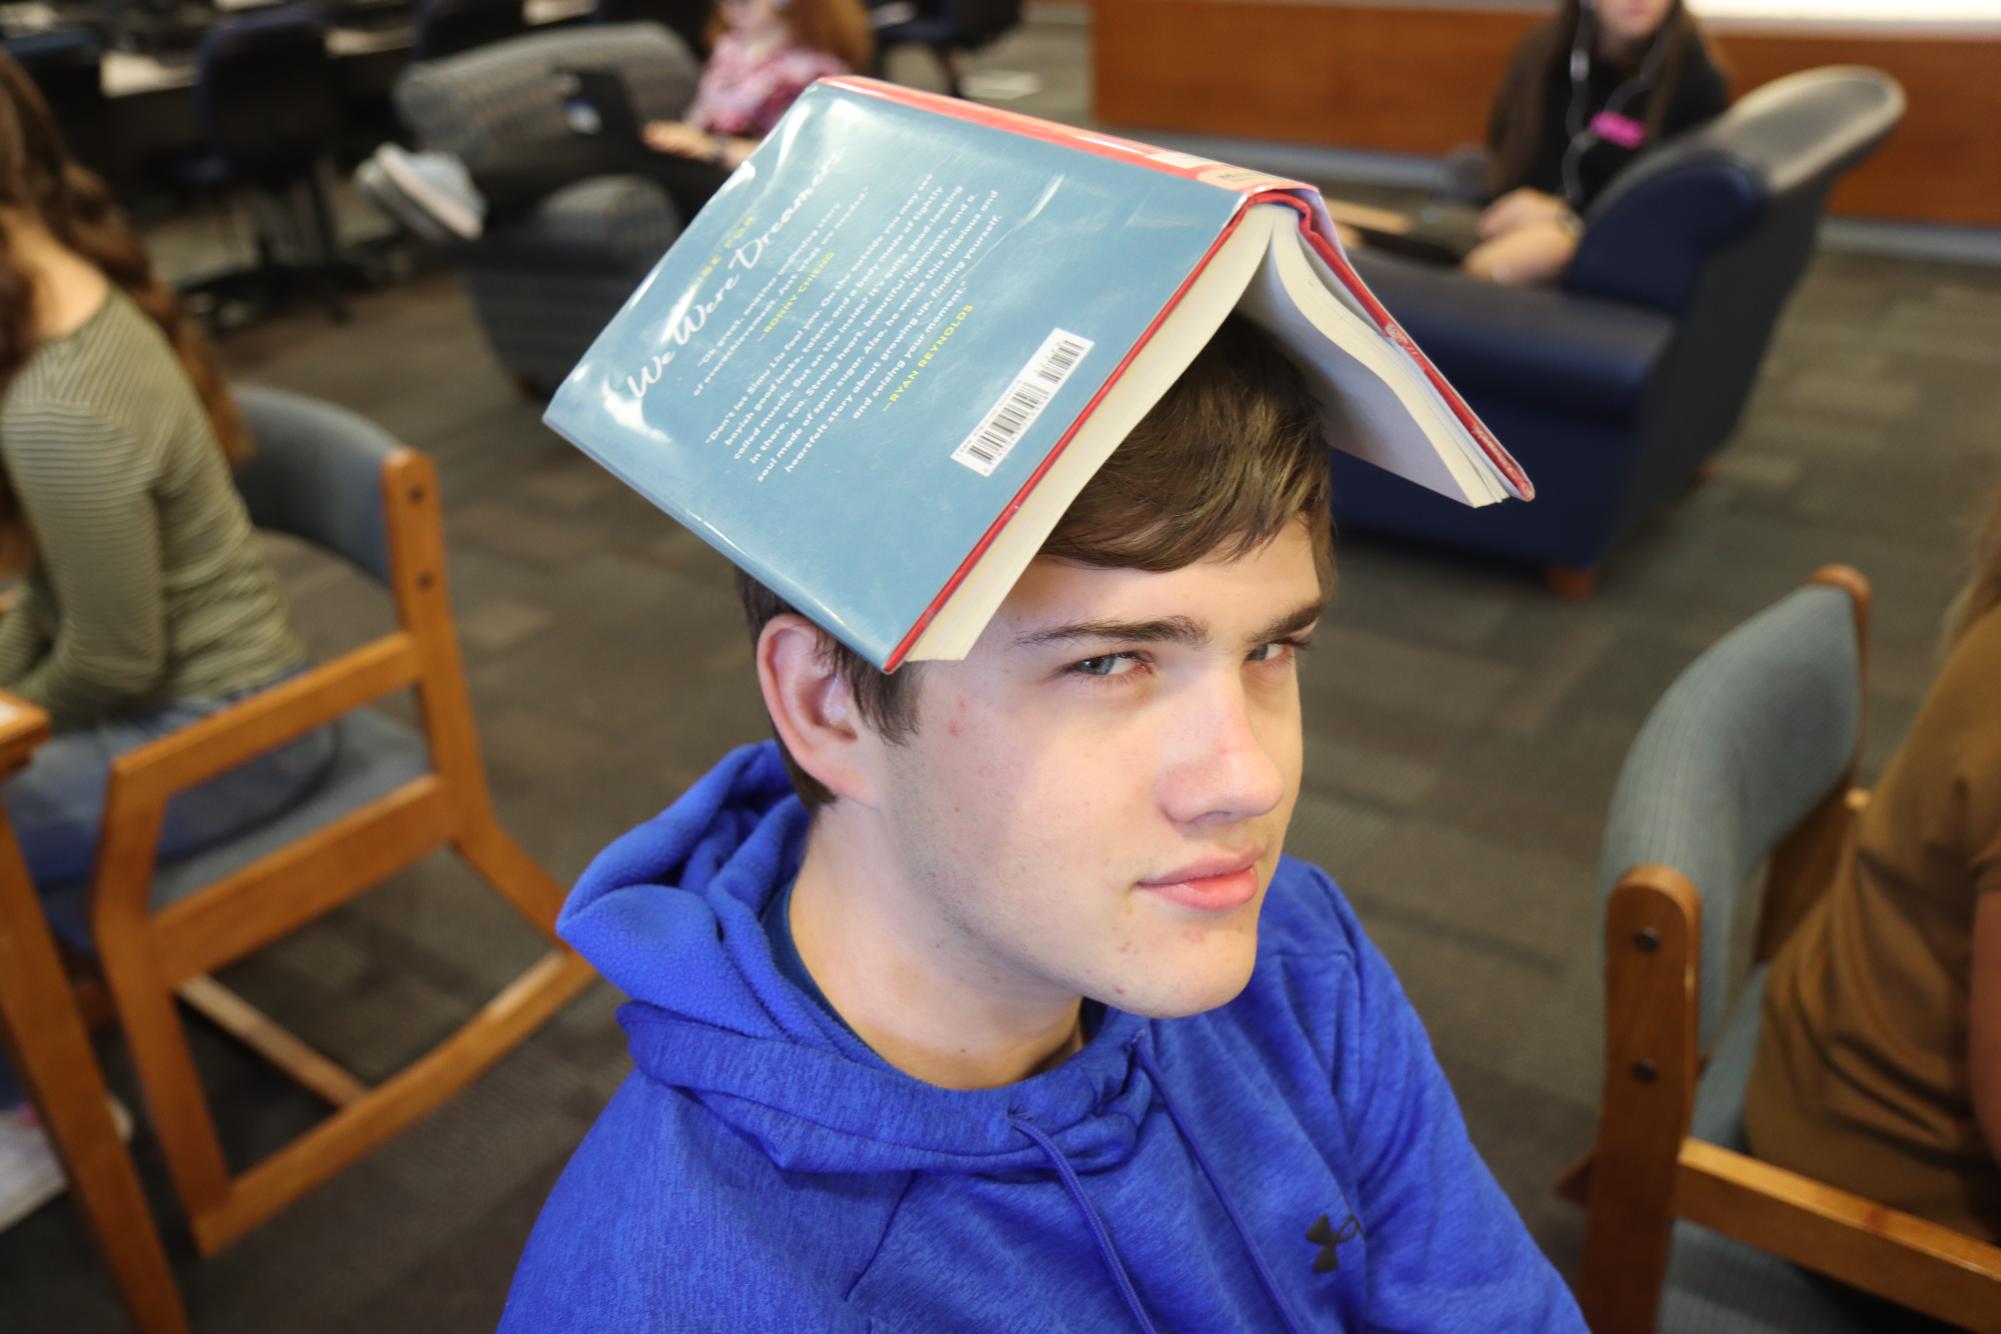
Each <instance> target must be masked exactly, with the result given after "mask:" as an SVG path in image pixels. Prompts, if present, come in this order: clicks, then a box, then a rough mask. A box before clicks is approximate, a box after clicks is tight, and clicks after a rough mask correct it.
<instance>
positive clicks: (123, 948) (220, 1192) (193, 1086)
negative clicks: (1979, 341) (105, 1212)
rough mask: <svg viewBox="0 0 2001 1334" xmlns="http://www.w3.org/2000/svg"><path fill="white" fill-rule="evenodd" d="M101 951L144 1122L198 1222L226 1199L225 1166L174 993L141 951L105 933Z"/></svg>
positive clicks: (183, 1205) (184, 1203) (185, 1205)
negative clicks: (143, 1102)
mask: <svg viewBox="0 0 2001 1334" xmlns="http://www.w3.org/2000/svg"><path fill="white" fill-rule="evenodd" d="M98 949H99V951H100V953H101V955H102V956H103V959H104V976H105V982H106V984H107V985H108V986H109V988H110V990H111V997H112V1000H113V1001H114V1002H115V1003H116V1004H117V1007H118V1023H119V1026H120V1027H121V1028H122V1029H124V1031H125V1042H126V1046H127V1048H128V1049H129V1050H130V1051H131V1053H132V1065H133V1067H134V1069H136V1070H137V1071H138V1074H139V1084H140V1087H141V1088H142V1089H143V1090H144V1091H145V1094H146V1111H147V1117H148V1119H149V1120H150V1121H151V1123H152V1126H153V1134H154V1137H155V1138H156V1139H157V1140H158V1141H159V1145H160V1152H161V1155H162V1156H163V1157H164V1158H165V1159H166V1161H167V1175H168V1176H169V1177H171V1178H172V1179H173V1183H174V1191H175V1193H176V1194H177V1195H179V1196H180V1199H181V1208H182V1209H183V1210H184V1211H185V1212H186V1213H187V1215H188V1217H189V1218H190V1219H194V1218H197V1217H199V1216H200V1215H201V1213H202V1212H203V1211H204V1210H207V1209H212V1208H215V1207H217V1206H219V1205H220V1204H221V1203H222V1202H223V1200H224V1199H226V1198H227V1197H228V1195H229V1167H228V1164H227V1163H226V1162H225V1161H224V1159H223V1155H222V1141H221V1139H220V1138H219V1137H218V1136H217V1134H216V1130H215V1120H214V1118H213V1117H211V1116H210V1115H209V1109H208V1098H207V1095H206V1094H204V1093H203V1092H202V1086H201V1077H200V1075H199V1074H198V1073H197V1072H196V1070H195V1061H194V1053H193V1052H192V1051H191V1050H189V1048H188V1037H187V1030H186V1028H185V1027H183V1025H182V1023H181V1016H180V1013H179V1011H178V1010H177V1009H176V1008H175V1004H174V992H173V990H172V989H171V988H170V987H168V986H167V985H166V984H165V983H163V982H161V981H160V979H159V974H158V972H157V971H156V970H155V969H154V968H153V966H152V959H151V957H150V956H149V955H147V954H146V953H145V952H144V951H143V949H134V948H133V947H132V946H131V944H129V943H126V942H120V943H113V942H110V941H106V940H105V939H104V938H103V933H102V932H100V933H99V940H98Z"/></svg>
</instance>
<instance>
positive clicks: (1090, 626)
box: [1014, 616, 1209, 648]
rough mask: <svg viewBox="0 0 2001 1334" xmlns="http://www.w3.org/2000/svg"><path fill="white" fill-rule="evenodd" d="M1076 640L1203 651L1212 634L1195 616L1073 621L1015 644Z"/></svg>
mask: <svg viewBox="0 0 2001 1334" xmlns="http://www.w3.org/2000/svg"><path fill="white" fill-rule="evenodd" d="M1075 639H1095V640H1100V641H1103V640H1117V641H1119V642H1120V643H1123V644H1185V645H1187V646H1188V647H1190V648H1200V647H1202V645H1204V644H1206V643H1208V642H1209V631H1208V628H1207V627H1206V626H1204V625H1203V624H1202V623H1201V622H1200V621H1198V620H1196V619H1195V618H1193V617H1192V616H1163V617H1161V618H1159V619H1158V620H1152V621H1073V622H1071V623H1070V624H1069V625H1059V626H1056V627H1054V628H1053V629H1049V630H1036V631H1033V632H1031V633H1029V634H1025V635H1021V636H1019V637H1018V638H1016V639H1015V641H1014V646H1015V647H1016V648H1034V647H1035V646H1037V645H1039V644H1061V643H1066V642H1068V641H1070V640H1075Z"/></svg>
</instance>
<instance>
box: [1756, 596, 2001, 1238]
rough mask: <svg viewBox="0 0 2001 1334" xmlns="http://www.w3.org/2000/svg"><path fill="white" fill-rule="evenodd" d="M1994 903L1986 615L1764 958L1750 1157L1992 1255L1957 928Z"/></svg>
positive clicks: (1968, 934)
mask: <svg viewBox="0 0 2001 1334" xmlns="http://www.w3.org/2000/svg"><path fill="white" fill-rule="evenodd" d="M1996 891H2001V609H1996V610H1993V611H1989V612H1988V613H1987V614H1986V615H1984V616H1982V617H1981V618H1980V619H1979V620H1977V621H1976V622H1975V623H1974V624H1973V626H1972V627H1971V628H1970V629H1969V630H1968V631H1967V633H1966V634H1965V635H1964V637H1962V638H1961V640H1960V641H1959V644H1958V646H1957V647H1956V648H1955V649H1954V651H1953V653H1952V656H1951V658H1950V659H1949V661H1948V662H1947V663H1946V665H1945V670H1944V671H1943V672H1942V673H1941V674H1940V675H1939V678H1938V680H1937V681H1936V682H1935V683H1934V684H1933V686H1932V689H1931V693H1930V694H1929V695H1928V696H1927V697H1926V699H1925V703H1924V707H1923V708H1922V709H1921V710H1920V711H1919V714H1918V719H1917V722H1916V724H1915V725H1914V726H1913V727H1912V728H1911V733H1910V735H1909V736H1908V737H1906V738H1905V739H1904V744H1903V746H1902V748H1901V749H1899V750H1898V752H1897V755H1896V758H1894V759H1893V760H1891V762H1890V766H1889V768H1888V769H1886V770H1885V771H1884V773H1883V777H1882V780H1881V781H1880V782H1879V783H1878V784H1877V785H1876V788H1875V791H1874V792H1873V793H1872V794H1871V797H1870V801H1869V805H1868V807H1867V809H1866V810H1865V811H1864V813H1863V816H1862V819H1861V821H1860V823H1859V832H1858V834H1857V837H1856V839H1855V843H1854V846H1852V847H1851V848H1849V849H1848V850H1847V852H1846V854H1845V855H1844V858H1843V862H1842V866H1841V870H1840V872H1839V873H1838V875H1837V877H1836V880H1835V882H1834V884H1833V885H1832V886H1831V887H1830V888H1829V889H1828V891H1827V893H1826V894H1825V895H1824V896H1823V897H1822V899H1821V901H1820V902H1819V903H1818V904H1816V905H1815V907H1814V909H1813V910H1812V912H1811V913H1809V915H1808V916H1807V918H1806V919H1805V921H1804V922H1802V923H1801V925H1800V927H1799V930H1798V931H1797V932H1796V933H1795V934H1794V935H1793V937H1792V938H1791V939H1790V940H1788V941H1787V942H1786V944H1785V946H1784V947H1783V948H1782V949H1781V950H1780V951H1779V953H1778V955H1777V956H1776V957H1775V958H1774V959H1773V961H1772V968H1771V973H1770V976H1769V978H1768V979H1767V981H1766V984H1765V1008H1764V1021H1763V1028H1762V1031H1761V1034H1760V1039H1759V1048H1758V1055H1757V1061H1756V1064H1755V1065H1754V1066H1753V1068H1752V1072H1751V1083H1750V1088H1749V1091H1748V1094H1747V1098H1746V1104H1745V1109H1744V1114H1745V1130H1746V1133H1747V1135H1748V1137H1749V1140H1750V1145H1751V1149H1752V1152H1754V1153H1755V1154H1757V1156H1758V1157H1760V1158H1763V1159H1765V1160H1767V1161H1769V1162H1773V1163H1776V1164H1779V1165H1780V1166H1783V1167H1788V1168H1791V1169H1793V1170H1795V1171H1798V1172H1800V1173H1802V1174H1804V1175H1807V1176H1810V1177H1813V1178H1815V1179H1817V1180H1820V1181H1824V1182H1827V1183H1829V1184H1831V1185H1835V1186H1839V1187H1841V1188H1843V1189H1846V1190H1850V1191H1853V1192H1855V1193H1856V1194H1859V1195H1862V1196H1864V1197H1866V1198H1868V1199H1871V1200H1874V1201H1877V1202H1878V1203H1882V1204H1887V1205H1890V1206H1892V1207H1894V1208H1897V1209H1901V1210H1904V1211H1905V1212H1907V1213H1912V1214H1917V1215H1919V1216H1921V1217H1925V1218H1930V1219H1934V1220H1936V1221H1938V1222H1940V1223H1944V1224H1946V1225H1948V1226H1950V1227H1954V1228H1957V1229H1959V1230H1960V1231H1962V1232H1968V1233H1971V1234H1973V1235H1974V1236H1979V1237H1985V1238H1988V1239H1990V1240H1996V1241H2001V1167H1997V1165H1996V1163H1995V1159H1994V1157H1993V1155H1992V1153H1991V1152H1990V1151H1989V1149H1988V1146H1987V1143H1986V1141H1985V1140H1984V1139H1983V1138H1982V1137H1981V1134H1980V1128H1979V1126H1978V1124H1977V1123H1976V1122H1975V1120H1974V1113H1973V1102H1972V1088H1971V1084H1970V1081H1969V1076H1968V1072H1967V997H1968V984H1969V978H1970V976H1971V972H1972V945H1973V913H1974V906H1975V903H1976V901H1977V900H1978V898H1979V896H1980V895H1982V894H1989V893H1994V892H1996Z"/></svg>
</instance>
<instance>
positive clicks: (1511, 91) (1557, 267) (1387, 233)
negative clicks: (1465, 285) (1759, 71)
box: [1329, 0, 1729, 286]
mask: <svg viewBox="0 0 2001 1334" xmlns="http://www.w3.org/2000/svg"><path fill="white" fill-rule="evenodd" d="M1727 106H1729V86H1727V82H1725V78H1723V72H1721V70H1719V68H1717V62H1715V58H1713V56H1711V54H1709V44H1707V42H1705V40H1703V32H1701V28H1697V24H1695V18H1693V16H1691V14H1689V12H1687V10H1685V8H1683V4H1681V0H1597V2H1591V0H1583V2H1581V0H1563V6H1561V10H1559V12H1557V16H1555V18H1551V20H1549V22H1547V24H1543V26H1539V28H1535V30H1533V32H1529V36H1525V38H1523V40H1521V46H1517V48H1515V58H1513V60H1511V62H1509V68H1507V74H1505V76H1503V80H1501V92H1499V94H1497V96H1495V108H1493V116H1491V120H1489V132H1487V152H1485V154H1479V152H1471V154H1455V158H1457V162H1455V168H1475V170H1479V176H1481V180H1477V182H1471V180H1463V178H1465V174H1467V172H1465V170H1455V172H1453V174H1455V176H1459V178H1461V180H1459V182H1455V190H1453V198H1447V200H1439V202H1433V204H1429V206H1427V208H1425V210H1423V212H1419V214H1417V216H1415V218H1399V216H1397V214H1393V212H1385V210H1379V208H1365V206H1359V204H1345V202H1335V200H1331V202H1329V206H1331V210H1333V214H1335V220H1337V226H1339V228H1341V238H1343V242H1345V244H1347V246H1351V248H1353V246H1371V244H1373V246H1381V248H1385V250H1389V252H1397V254H1407V256H1413V258H1421V260H1427V262H1433V264H1459V266H1461V268H1465V272H1469V274H1471V276H1475V278H1485V280H1489V282H1505V284H1513V286H1527V284H1533V282H1547V280H1549V278H1555V276H1557V274H1559V272H1563V268H1565V264H1569V262H1571V254H1575V252H1577V238H1579V234H1583V228H1585V224H1583V220H1581V214H1583V212H1585V210H1587V208H1589V206H1591V202H1593V200H1595V198H1597V196H1599V194H1601V192H1603V190H1605V186H1609V184H1611V182H1613V178H1615V176H1617V174H1619V172H1623V170H1625V168H1627V166H1631V164H1633V162H1635V160H1637V158H1639V156H1641V154H1645V152H1649V150H1651V148H1655V146H1657V144H1661V142H1663V140H1669V138H1673V136H1677V134H1681V132H1685V130H1693V128H1695V126H1699V124H1703V122H1707V120H1711V118H1715V116H1719V114H1721V112H1723V110H1725V108H1727ZM1471 198H1479V200H1483V202H1485V206H1483V208H1479V210H1475V208H1471V206H1469V204H1467V202H1465V200H1471Z"/></svg>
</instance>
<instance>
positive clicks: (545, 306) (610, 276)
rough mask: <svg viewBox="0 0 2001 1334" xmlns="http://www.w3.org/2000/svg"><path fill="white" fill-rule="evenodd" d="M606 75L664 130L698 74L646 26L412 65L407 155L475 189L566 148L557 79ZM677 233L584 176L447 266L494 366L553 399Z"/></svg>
mask: <svg viewBox="0 0 2001 1334" xmlns="http://www.w3.org/2000/svg"><path fill="white" fill-rule="evenodd" d="M577 68H589V69H611V70H616V71H618V73H619V74H620V75H621V77H623V79H624V80H625V84H626V88H627V89H628V91H629V92H630V93H631V96H632V102H633V109H634V111H635V112H636V113H637V114H638V115H639V116H640V117H641V118H642V119H644V120H672V119H675V118H677V117H678V116H680V115H681V113H682V112H683V111H685V110H686V109H687V106H688V104H689V102H691V101H693V100H694V96H695V84H696V81H697V79H698V78H699V77H700V69H699V67H698V66H697V64H696V62H695V58H694V57H693V56H692V55H690V54H689V52H688V48H687V47H686V46H685V45H683V44H682V42H681V41H680V39H679V38H677V37H675V36H674V35H673V34H672V33H670V32H668V31H667V29H665V28H664V27H661V26H660V25H658V24H653V23H624V24H604V25H590V26H584V27H575V28H566V29H562V30H560V31H556V32H546V33H534V34H531V35H529V36H526V37H518V38H515V39H513V40H512V41H506V42H498V43H495V44H493V45H491V46H483V47H480V48H479V49H477V50H474V51H469V52H466V53H465V54H463V55H458V56H453V57H450V58H449V59H445V60H438V61H430V62H426V63H422V64H417V65H413V66H411V67H410V68H409V70H408V71H406V72H405V73H404V75H403V77H402V78H401V79H399V80H398V82H397V85H396V94H395V96H396V109H397V114H398V115H399V116H401V117H402V120H403V123H404V124H405V125H406V126H408V127H409V129H410V130H411V132H412V133H413V134H414V135H415V136H416V138H417V141H418V146H419V147H421V148H424V149H431V150H435V151H439V152H445V153H451V154H453V155H455V156H457V157H458V158H460V159H462V160H463V161H464V162H465V164H466V165H467V166H468V167H469V168H470V169H471V170H472V171H473V173H474V175H475V176H477V175H480V174H482V173H484V172H487V171H489V170H498V169H504V167H505V164H506V163H507V162H508V160H509V159H510V157H511V158H513V159H514V160H517V161H518V160H519V159H520V158H521V157H523V156H531V157H532V156H538V155H546V153H547V152H548V150H549V149H550V148H551V147H552V146H554V147H555V148H556V149H557V150H558V151H561V149H562V147H563V146H565V145H576V144H577V140H576V137H575V135H574V133H573V132H572V131H571V129H570V127H569V123H568V121H567V120H566V119H565V117H564V108H563V94H562V83H561V78H560V72H561V71H562V70H564V69H577ZM682 222H683V219H682V218H681V216H680V215H679V214H678V213H677V212H676V211H675V208H674V205H673V203H672V202H671V201H670V200H669V199H668V197H667V194H666V192H665V191H664V190H662V189H661V188H660V187H659V186H658V185H657V184H655V183H653V182H651V181H647V180H643V179H641V178H639V177H637V176H625V175H610V176H594V177H589V178H586V179H584V180H580V181H578V182H576V183H575V184H573V185H569V186H565V187H564V188H562V189H560V190H558V191H556V192H555V193H554V194H552V195H550V196H549V197H548V198H547V199H545V200H543V201H542V202H541V203H540V204H539V205H537V206H536V207H535V208H534V209H532V210H530V211H529V212H528V213H526V214H524V215H522V216H519V217H514V218H510V219H505V220H502V221H500V222H497V223H494V224H493V225H490V226H489V227H488V228H487V230H486V234H485V235H484V236H483V237H481V238H480V240H478V241H477V242H474V243H472V244H470V245H466V246H463V247H460V248H459V249H457V250H456V251H455V252H454V254H455V258H456V261H457V264H458V267H459V269H460V271H461V272H462V274H463V275H464V278H465V284H466V290H467V291H468V292H469V293H470V294H471V296H472V302H473V309H474V311H475V312H476V313H477V314H478V317H479V323H480V327H481V328H482V329H483V330H484V331H485V333H486V338H487V341H488V343H490V344H491V345H492V347H493V350H494V354H495V355H496V356H498V357H499V358H500V361H501V364H502V365H504V366H505V367H506V368H507V370H508V372H509V373H510V374H512V375H513V376H514V377H515V379H516V380H517V381H519V382H520V383H521V384H522V385H523V387H524V388H526V389H528V390H529V391H530V392H535V393H542V392H547V391H549V390H552V389H554V388H555V386H556V385H557V383H559V382H560V381H561V380H562V378H563V377H564V376H565V375H568V374H569V373H570V370H571V369H572V368H573V367H574V366H575V365H576V362H577V359H578V358H579V357H581V356H582V355H583V353H584V350H585V349H586V348H587V347H589V346H590V343H591V340H592V339H593V338H595V337H597V335H598V331H599V330H601V329H603V328H604V326H605V323H606V321H608V320H609V319H610V318H611V317H612V315H613V314H614V313H616V312H617V310H618V308H619V307H620V306H621V305H623V304H624V303H625V299H626V298H627V297H628V296H630V295H632V290H633V288H635V287H637V286H638V285H639V280H640V279H642V278H644V277H645V276H646V274H647V273H648V271H650V270H651V269H652V267H653V265H654V263H655V261H657V260H658V259H659V258H660V256H661V255H662V254H663V253H665V251H666V249H667V247H668V246H669V245H671V244H672V243H673V241H674V238H675V237H676V236H678V235H680V232H681V224H682Z"/></svg>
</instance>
